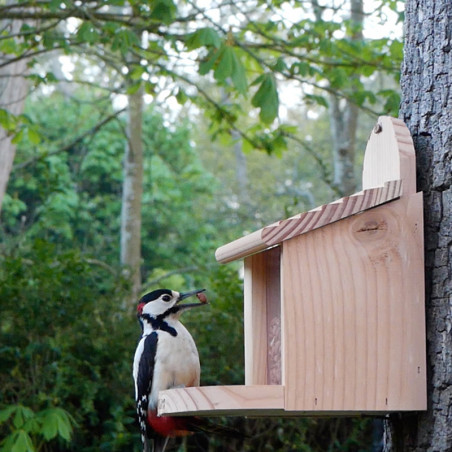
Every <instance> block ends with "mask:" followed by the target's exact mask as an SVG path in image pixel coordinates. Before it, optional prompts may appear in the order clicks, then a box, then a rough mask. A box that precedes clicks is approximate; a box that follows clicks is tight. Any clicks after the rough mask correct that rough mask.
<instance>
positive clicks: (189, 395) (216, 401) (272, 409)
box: [158, 385, 284, 416]
mask: <svg viewBox="0 0 452 452" xmlns="http://www.w3.org/2000/svg"><path fill="white" fill-rule="evenodd" d="M158 412H159V415H163V414H165V415H173V416H174V415H176V416H177V415H180V416H188V415H209V416H223V415H226V414H227V415H230V416H244V415H248V416H249V415H253V414H254V415H259V416H260V415H264V416H265V415H280V414H283V413H284V388H283V387H282V386H276V385H271V386H265V385H261V386H201V387H193V388H176V389H169V390H167V391H160V394H159V408H158Z"/></svg>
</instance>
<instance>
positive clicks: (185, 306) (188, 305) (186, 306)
mask: <svg viewBox="0 0 452 452" xmlns="http://www.w3.org/2000/svg"><path fill="white" fill-rule="evenodd" d="M205 291H206V289H198V290H192V291H191V292H185V293H181V294H180V295H179V298H178V299H177V303H179V302H180V301H182V300H185V299H186V298H188V297H192V296H193V295H197V294H199V293H202V292H205ZM205 304H206V303H186V304H181V305H179V306H178V308H179V310H182V309H189V308H194V307H196V306H204V305H205Z"/></svg>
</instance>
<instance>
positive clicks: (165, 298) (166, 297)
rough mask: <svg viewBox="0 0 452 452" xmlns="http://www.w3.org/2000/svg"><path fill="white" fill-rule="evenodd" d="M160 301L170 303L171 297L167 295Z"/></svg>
mask: <svg viewBox="0 0 452 452" xmlns="http://www.w3.org/2000/svg"><path fill="white" fill-rule="evenodd" d="M162 300H163V301H170V300H171V297H170V296H169V295H163V297H162Z"/></svg>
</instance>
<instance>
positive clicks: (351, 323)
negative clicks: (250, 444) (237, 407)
mask: <svg viewBox="0 0 452 452" xmlns="http://www.w3.org/2000/svg"><path fill="white" fill-rule="evenodd" d="M422 215H423V213H422V194H421V193H418V194H415V195H412V196H410V197H406V198H405V197H404V198H403V199H400V200H397V201H393V202H391V203H388V204H386V205H383V206H380V207H376V208H374V209H372V210H369V211H366V212H363V213H361V214H358V215H356V216H353V217H351V218H348V219H345V220H343V221H340V222H338V223H334V224H331V225H328V226H325V227H324V228H321V229H318V230H315V231H311V232H310V233H309V234H304V235H301V236H298V237H295V238H293V239H291V240H288V241H286V242H284V245H283V252H282V265H283V270H282V271H283V285H284V291H283V292H284V294H283V300H282V304H283V324H284V332H283V335H284V337H283V342H284V348H285V355H284V372H283V374H284V380H283V385H284V386H285V408H286V410H289V411H290V410H307V411H336V410H342V411H353V410H357V411H392V410H396V411H399V410H400V411H403V410H424V409H426V365H425V319H424V263H423V225H422Z"/></svg>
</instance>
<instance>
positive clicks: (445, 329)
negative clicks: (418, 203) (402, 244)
mask: <svg viewBox="0 0 452 452" xmlns="http://www.w3.org/2000/svg"><path fill="white" fill-rule="evenodd" d="M401 86H402V104H401V112H400V116H401V118H402V119H403V120H404V121H405V122H406V124H407V126H408V128H409V129H410V131H411V134H412V136H413V140H414V145H415V148H416V153H417V171H418V190H422V191H423V192H424V205H425V207H424V210H425V212H424V217H425V260H426V314H427V363H428V389H427V390H428V411H427V412H425V413H419V414H412V415H394V416H391V418H390V420H389V422H388V425H387V426H386V434H387V438H386V450H388V451H397V452H399V451H404V452H411V451H416V452H421V451H422V452H425V451H432V452H433V451H451V450H452V284H451V279H452V278H451V276H452V268H451V267H452V262H451V261H452V249H451V245H452V227H451V225H452V188H451V181H452V2H451V0H408V1H407V2H406V16H405V54H404V63H403V67H402V79H401Z"/></svg>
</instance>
